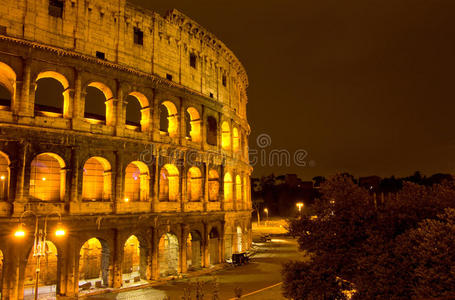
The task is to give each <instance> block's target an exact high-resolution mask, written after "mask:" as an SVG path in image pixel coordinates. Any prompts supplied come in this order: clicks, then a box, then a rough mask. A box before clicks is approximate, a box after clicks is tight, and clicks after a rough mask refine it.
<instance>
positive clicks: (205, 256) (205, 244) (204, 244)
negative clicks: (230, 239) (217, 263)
mask: <svg viewBox="0 0 455 300" xmlns="http://www.w3.org/2000/svg"><path fill="white" fill-rule="evenodd" d="M203 225H204V230H203V233H202V241H201V252H202V262H201V264H202V267H204V268H206V267H208V266H210V254H209V241H210V236H209V232H208V227H209V226H208V224H207V222H204V223H203Z"/></svg>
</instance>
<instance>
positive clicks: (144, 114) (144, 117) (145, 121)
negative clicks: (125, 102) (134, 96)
mask: <svg viewBox="0 0 455 300" xmlns="http://www.w3.org/2000/svg"><path fill="white" fill-rule="evenodd" d="M150 114H151V109H150V106H147V107H143V108H142V109H141V131H142V132H146V133H147V134H148V135H149V134H150V132H151V128H152V126H151V124H150V123H151V122H152V121H151V115H150Z"/></svg>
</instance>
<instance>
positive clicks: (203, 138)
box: [201, 105, 207, 150]
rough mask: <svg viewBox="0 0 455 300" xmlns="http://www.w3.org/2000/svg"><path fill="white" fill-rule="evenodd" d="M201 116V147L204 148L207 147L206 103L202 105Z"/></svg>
mask: <svg viewBox="0 0 455 300" xmlns="http://www.w3.org/2000/svg"><path fill="white" fill-rule="evenodd" d="M201 118H202V119H201V149H202V150H204V149H206V148H207V146H206V144H207V114H206V110H205V106H204V105H202V111H201Z"/></svg>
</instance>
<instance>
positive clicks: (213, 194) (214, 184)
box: [209, 170, 220, 201]
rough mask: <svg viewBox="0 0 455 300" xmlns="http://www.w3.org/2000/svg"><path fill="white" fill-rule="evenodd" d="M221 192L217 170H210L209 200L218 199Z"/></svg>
mask: <svg viewBox="0 0 455 300" xmlns="http://www.w3.org/2000/svg"><path fill="white" fill-rule="evenodd" d="M219 193H220V177H219V176H218V172H217V171H215V170H210V171H209V201H218V200H219V198H218V195H219Z"/></svg>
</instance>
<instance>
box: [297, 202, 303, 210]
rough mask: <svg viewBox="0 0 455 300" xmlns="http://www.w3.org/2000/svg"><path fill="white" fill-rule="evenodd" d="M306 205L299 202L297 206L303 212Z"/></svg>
mask: <svg viewBox="0 0 455 300" xmlns="http://www.w3.org/2000/svg"><path fill="white" fill-rule="evenodd" d="M304 205H305V204H303V203H302V202H299V203H297V204H296V206H297V207H298V208H299V212H301V211H302V207H303V206H304Z"/></svg>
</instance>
